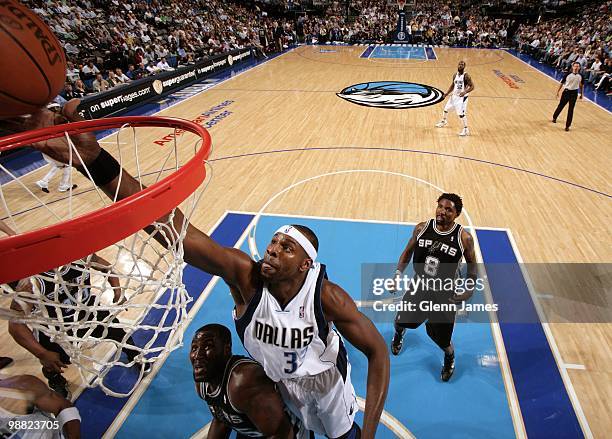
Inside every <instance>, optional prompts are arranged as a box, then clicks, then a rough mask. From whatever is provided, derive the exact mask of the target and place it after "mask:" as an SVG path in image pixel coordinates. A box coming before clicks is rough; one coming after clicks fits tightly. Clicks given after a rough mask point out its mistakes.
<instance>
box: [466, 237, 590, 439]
mask: <svg viewBox="0 0 612 439" xmlns="http://www.w3.org/2000/svg"><path fill="white" fill-rule="evenodd" d="M476 233H477V236H478V243H479V244H480V249H481V251H482V257H483V260H484V263H485V264H487V265H486V271H487V276H488V281H489V285H490V286H491V294H492V295H493V300H494V302H496V303H497V304H498V305H499V308H500V312H499V313H498V316H499V320H500V324H499V326H500V329H501V332H502V337H503V339H504V345H505V347H506V354H507V356H508V362H509V363H510V370H511V371H512V377H513V380H514V387H515V389H516V394H517V396H518V399H519V404H520V407H521V412H522V414H523V421H524V423H525V429H526V431H527V436H528V437H530V438H549V437H554V438H582V437H584V435H583V433H582V429H581V427H580V423H579V422H578V418H577V417H576V413H575V412H574V408H573V406H572V402H571V401H570V398H569V396H568V394H567V389H566V388H565V384H564V382H563V379H562V378H561V374H560V373H559V369H558V367H557V363H556V361H555V358H554V356H553V353H552V351H551V349H550V345H549V344H548V340H547V338H546V334H545V333H544V329H543V328H542V325H541V324H540V323H522V324H517V323H511V322H512V321H513V320H512V317H511V316H509V315H508V312H510V313H512V312H513V311H512V310H513V307H515V306H516V304H520V306H521V309H522V310H523V311H524V312H528V313H531V317H527V318H529V319H530V320H529V321H534V320H532V319H534V317H535V320H536V321H538V320H539V319H537V311H536V309H535V305H534V304H533V300H532V298H531V294H530V293H529V289H528V286H527V284H526V282H525V278H524V276H523V273H522V272H521V268H520V266H519V265H518V261H517V258H516V255H515V253H514V250H513V248H512V245H511V243H510V240H509V238H508V235H507V233H506V232H500V231H495V230H477V232H476ZM496 264H497V265H496ZM507 322H509V323H507Z"/></svg>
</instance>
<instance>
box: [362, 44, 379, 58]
mask: <svg viewBox="0 0 612 439" xmlns="http://www.w3.org/2000/svg"><path fill="white" fill-rule="evenodd" d="M374 47H375V46H368V47H367V48H366V50H364V51H363V53H362V54H361V55H360V56H359V58H369V57H370V55H371V54H372V52H373V51H374Z"/></svg>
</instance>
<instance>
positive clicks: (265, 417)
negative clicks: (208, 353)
mask: <svg viewBox="0 0 612 439" xmlns="http://www.w3.org/2000/svg"><path fill="white" fill-rule="evenodd" d="M228 387H229V398H230V401H231V403H232V405H233V406H234V407H236V409H238V410H239V411H241V412H243V413H245V414H246V415H247V416H248V418H249V419H250V420H251V422H252V423H253V424H255V426H256V427H257V430H259V432H260V433H262V434H263V435H264V436H265V437H268V438H272V439H292V438H293V437H294V434H293V426H292V424H291V422H290V420H289V416H288V415H287V413H286V412H285V406H284V404H283V400H282V399H281V396H280V394H279V393H278V391H277V390H276V387H275V386H274V382H272V380H271V379H270V378H268V376H267V375H266V373H265V372H264V370H263V368H262V367H261V366H259V365H257V364H243V365H241V366H238V367H236V368H234V370H233V371H232V376H231V377H230V381H229V386H228Z"/></svg>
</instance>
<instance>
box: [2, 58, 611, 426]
mask: <svg viewBox="0 0 612 439" xmlns="http://www.w3.org/2000/svg"><path fill="white" fill-rule="evenodd" d="M327 49H328V50H326V51H321V50H320V48H318V47H299V48H297V49H295V50H293V51H290V52H288V53H286V54H284V55H282V56H280V57H278V58H275V59H273V60H271V61H269V62H267V63H265V64H262V65H260V66H258V67H256V68H253V69H251V70H248V71H246V72H244V73H242V74H240V75H238V76H236V77H234V78H232V79H230V80H228V81H225V82H223V83H221V84H219V85H217V86H216V87H214V88H211V89H209V90H207V91H205V92H204V93H202V94H200V95H197V96H195V97H193V98H190V99H188V100H186V101H184V102H182V103H180V104H178V105H176V106H173V107H171V108H169V109H167V110H165V111H163V112H162V113H161V114H160V115H165V116H175V117H181V118H186V119H195V118H196V117H198V115H200V114H201V113H202V112H204V111H206V110H207V109H209V108H211V107H214V106H216V105H219V104H220V103H222V102H225V101H233V102H232V103H231V105H230V106H228V107H227V110H228V111H229V112H230V114H228V115H227V116H226V117H225V118H224V119H223V120H222V121H220V122H219V123H218V124H217V125H215V126H214V127H212V128H211V129H210V132H211V135H212V138H213V147H214V149H213V153H212V155H211V164H212V168H213V177H212V180H211V182H210V185H209V187H208V188H207V190H206V192H205V194H204V198H203V201H202V202H201V204H200V207H199V209H198V210H197V212H196V214H195V215H194V217H193V221H192V222H193V223H194V224H195V225H197V226H198V227H200V228H202V229H204V230H209V229H210V228H211V226H212V225H213V224H214V223H215V222H216V221H217V220H218V219H219V218H220V217H221V215H222V214H223V213H224V212H225V211H227V210H236V211H250V212H257V211H259V210H260V209H261V208H262V206H264V205H265V204H266V202H267V201H268V200H269V199H271V198H272V197H273V196H274V195H275V194H277V193H278V192H280V191H282V190H283V189H285V188H287V187H288V186H290V185H292V184H293V183H296V182H298V181H301V180H304V179H307V178H310V177H314V176H318V175H321V174H325V173H331V172H334V171H340V170H351V169H375V170H384V171H390V172H394V173H401V174H406V175H408V176H410V177H412V178H403V177H399V176H393V175H388V174H387V175H384V174H365V173H346V174H340V175H335V176H330V177H323V178H319V179H316V180H313V181H311V182H309V183H307V184H302V185H300V186H299V187H296V188H295V189H291V190H290V191H287V192H286V193H285V194H283V195H281V196H279V197H278V198H276V199H275V200H274V202H272V203H271V204H270V205H269V206H268V207H267V208H266V212H270V213H271V212H274V213H279V214H291V215H312V216H329V217H343V218H355V219H371V220H386V221H407V222H411V221H422V220H424V219H426V218H430V217H431V216H432V215H433V210H434V207H435V199H436V197H437V195H438V194H439V191H438V190H437V189H435V188H434V186H437V187H439V188H443V189H444V190H446V191H450V192H455V193H458V194H460V195H461V196H462V197H463V200H464V206H465V209H466V211H467V213H468V214H469V216H470V218H471V220H472V222H473V224H474V225H476V226H479V227H499V228H508V229H510V230H511V231H512V233H513V236H514V238H515V239H516V244H517V246H518V249H519V251H520V253H521V255H522V256H523V259H524V262H530V263H562V262H566V263H578V262H582V263H605V262H611V261H612V250H611V249H612V237H611V233H610V227H609V218H610V217H611V216H612V203H611V202H610V195H609V194H610V193H611V192H612V191H611V185H610V169H612V154H611V152H612V141H611V140H610V139H612V124H611V121H612V118H611V117H610V113H609V112H608V111H607V110H605V109H602V108H601V107H599V106H597V105H595V104H593V103H592V102H589V101H587V100H581V101H578V103H577V105H576V110H575V115H574V122H573V125H572V129H571V131H570V132H565V131H564V130H563V127H564V125H563V122H564V121H565V114H566V113H565V111H564V113H562V115H561V117H560V118H559V122H560V123H557V124H552V123H551V122H550V119H551V116H552V113H553V111H554V109H555V107H556V103H557V101H556V99H555V92H556V90H557V87H558V83H557V82H556V81H554V80H552V79H551V78H549V77H547V76H545V75H544V74H543V73H540V72H539V71H537V70H535V69H534V68H532V67H530V66H528V65H527V64H525V63H523V62H522V61H520V60H518V59H517V58H515V57H513V56H512V55H511V54H509V53H506V52H504V51H497V50H477V49H442V48H440V49H438V48H436V54H437V57H438V60H435V61H433V60H397V59H393V60H391V59H389V60H385V59H375V60H374V59H363V58H360V54H361V53H362V52H363V50H364V48H363V47H334V48H327ZM459 60H465V62H466V64H467V67H466V71H467V72H468V73H469V74H470V75H471V76H472V78H473V81H474V83H475V87H476V88H475V90H474V92H472V94H471V97H470V102H469V106H468V110H467V117H468V123H469V127H470V131H471V136H469V137H466V138H462V137H459V136H458V133H459V131H460V129H461V124H460V121H459V119H458V118H457V116H456V115H455V114H454V113H453V112H451V113H450V114H449V125H448V126H447V127H445V128H441V129H438V128H435V127H434V124H435V123H436V122H437V121H438V120H439V119H440V116H441V113H442V108H443V105H444V104H443V103H439V104H437V105H433V106H428V107H423V108H414V109H403V110H392V109H378V108H369V107H364V106H358V105H355V104H352V103H349V102H347V101H345V100H343V99H340V98H339V97H338V96H337V95H336V93H338V92H340V91H341V90H342V89H344V88H345V87H347V86H350V85H352V84H358V83H364V82H374V81H405V82H415V83H422V84H427V85H430V86H433V87H437V88H439V89H441V90H443V91H446V89H447V88H448V86H449V84H450V82H451V78H452V75H453V74H454V72H455V71H456V66H457V62H458V61H459ZM496 71H497V72H496ZM499 72H502V73H503V74H504V75H506V76H510V75H514V76H516V77H518V78H520V79H521V80H522V81H523V82H518V83H517V85H518V88H511V87H510V86H509V85H508V84H507V83H506V82H504V81H503V80H502V79H500V77H499ZM167 131H168V130H159V129H151V130H148V131H146V132H144V133H142V132H141V134H142V136H143V137H141V139H142V140H141V145H145V144H148V145H150V146H151V148H150V150H146V152H145V153H143V156H144V157H145V160H144V162H145V164H146V163H153V164H154V163H156V160H158V159H159V157H158V151H159V148H158V147H157V146H155V145H154V144H153V142H154V141H155V140H157V139H159V138H160V137H162V136H163V135H164V134H167ZM143 142H144V143H143ZM141 157H142V156H141ZM44 172H45V171H44V170H38V171H35V172H33V173H31V174H29V175H26V176H25V177H23V178H22V182H24V183H25V184H26V185H29V186H31V187H33V185H34V182H35V181H36V180H37V179H39V178H40V177H41V176H42V175H43V173H44ZM75 179H76V181H77V182H80V183H83V186H84V185H85V184H86V183H85V182H84V181H82V177H80V176H77V175H76V174H75ZM432 185H433V186H432ZM9 186H10V185H9ZM6 194H8V196H10V194H11V192H10V187H8V188H7V192H6ZM13 196H14V197H15V202H16V203H18V204H19V203H22V204H21V208H27V207H28V206H27V203H28V202H27V201H23V202H22V201H20V200H17V198H18V195H17V193H16V192H15V193H13ZM76 196H77V197H80V198H79V200H80V203H79V205H80V206H86V205H87V203H88V200H90V199H92V197H93V195H92V194H90V193H87V194H82V195H79V194H78V191H77V195H76ZM56 198H57V199H58V198H60V197H59V195H55V194H51V195H49V199H56ZM37 221H38V220H37V218H36V216H35V215H33V214H32V213H31V212H30V213H29V214H28V213H26V214H23V215H21V217H20V218H19V219H18V222H19V223H20V224H21V225H22V226H23V227H25V228H30V227H35V226H37V225H38V224H37ZM459 221H460V222H462V223H464V224H465V223H466V222H465V221H466V216H465V215H462V216H461V217H460V218H459ZM322 245H325V243H322ZM398 256H399V255H390V257H389V261H386V262H393V261H395V260H397V257H398ZM356 275H358V274H356ZM573 294H575V296H574V299H575V300H577V301H580V300H581V298H585V297H588V294H589V291H574V292H573ZM540 305H541V306H542V307H543V308H544V311H546V307H547V304H546V302H545V301H542V302H541V304H540ZM548 326H549V328H550V333H551V335H552V336H554V340H555V341H556V345H557V346H558V350H559V356H560V359H561V362H560V363H559V366H560V367H561V368H565V367H566V365H582V366H584V368H582V367H577V368H576V367H571V368H568V369H567V374H568V375H569V378H570V380H571V384H572V385H573V388H574V389H575V393H576V395H577V399H578V400H579V404H580V406H581V408H578V407H575V408H576V411H577V413H578V412H580V411H581V410H582V411H583V412H584V415H585V417H586V420H587V421H588V426H589V428H590V430H591V431H592V434H593V436H594V437H605V436H607V434H606V433H607V432H608V431H609V429H610V427H612V415H611V414H610V412H609V410H607V409H606V407H607V406H608V398H609V395H611V394H612V371H611V370H610V368H609V364H610V361H611V360H612V351H611V348H610V346H612V325H610V324H609V323H605V321H600V322H598V323H550V325H548ZM0 340H1V341H2V343H1V344H0V355H10V356H12V357H14V358H15V359H16V360H17V364H16V365H14V366H12V367H11V368H9V369H7V370H6V372H7V373H10V374H14V373H20V372H22V371H23V372H27V373H35V374H39V371H40V369H39V366H38V365H37V362H36V361H35V360H34V359H33V358H31V356H30V355H29V354H28V353H26V352H25V351H24V350H22V349H21V348H19V347H18V346H16V345H15V344H14V343H13V342H12V340H11V339H10V336H9V335H8V333H7V331H6V326H4V327H3V329H2V331H1V333H0ZM558 360H559V358H558ZM585 427H586V426H585V425H583V429H585Z"/></svg>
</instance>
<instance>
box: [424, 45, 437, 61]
mask: <svg viewBox="0 0 612 439" xmlns="http://www.w3.org/2000/svg"><path fill="white" fill-rule="evenodd" d="M425 55H427V59H434V60H435V59H438V57H437V56H436V51H435V50H433V47H426V48H425Z"/></svg>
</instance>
